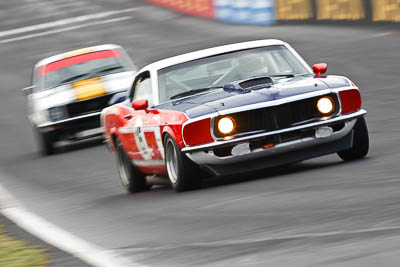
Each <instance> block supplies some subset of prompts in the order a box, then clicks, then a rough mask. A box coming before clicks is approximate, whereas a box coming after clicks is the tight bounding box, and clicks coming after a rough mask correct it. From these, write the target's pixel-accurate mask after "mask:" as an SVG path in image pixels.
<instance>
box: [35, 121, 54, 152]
mask: <svg viewBox="0 0 400 267" xmlns="http://www.w3.org/2000/svg"><path fill="white" fill-rule="evenodd" d="M34 131H35V135H36V139H37V143H38V146H39V151H40V154H42V155H43V156H49V155H52V154H54V139H55V136H54V134H53V133H51V132H47V133H42V132H41V131H40V130H39V129H38V128H35V129H34Z"/></svg>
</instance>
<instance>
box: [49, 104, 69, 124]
mask: <svg viewBox="0 0 400 267" xmlns="http://www.w3.org/2000/svg"><path fill="white" fill-rule="evenodd" d="M48 112H49V119H50V121H52V122H54V121H60V120H64V119H66V118H68V114H67V109H66V107H65V106H58V107H52V108H49V109H48Z"/></svg>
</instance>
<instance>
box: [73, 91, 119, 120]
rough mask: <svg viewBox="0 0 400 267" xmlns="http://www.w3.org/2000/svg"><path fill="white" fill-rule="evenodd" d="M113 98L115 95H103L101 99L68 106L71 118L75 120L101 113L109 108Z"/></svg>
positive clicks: (97, 98)
mask: <svg viewBox="0 0 400 267" xmlns="http://www.w3.org/2000/svg"><path fill="white" fill-rule="evenodd" d="M112 96H113V94H109V95H103V96H100V97H96V98H92V99H88V100H84V101H79V102H74V103H71V104H68V105H67V110H68V115H69V117H70V118H73V117H77V116H82V115H87V114H90V113H94V112H100V111H101V110H102V109H103V108H106V107H107V106H108V101H109V100H110V99H111V97H112Z"/></svg>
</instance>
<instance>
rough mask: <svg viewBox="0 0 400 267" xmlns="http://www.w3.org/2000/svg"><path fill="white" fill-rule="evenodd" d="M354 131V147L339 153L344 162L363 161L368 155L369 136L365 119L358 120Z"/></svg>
mask: <svg viewBox="0 0 400 267" xmlns="http://www.w3.org/2000/svg"><path fill="white" fill-rule="evenodd" d="M353 131H354V133H353V147H352V148H350V149H347V150H343V151H339V152H338V153H337V154H338V155H339V157H340V158H341V159H343V160H344V161H350V160H355V159H361V158H363V157H365V156H366V155H367V154H368V150H369V136H368V128H367V123H366V122H365V119H364V117H361V118H358V119H357V122H356V125H355V126H354V129H353Z"/></svg>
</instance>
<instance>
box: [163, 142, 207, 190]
mask: <svg viewBox="0 0 400 267" xmlns="http://www.w3.org/2000/svg"><path fill="white" fill-rule="evenodd" d="M164 149H165V164H166V167H167V173H168V178H169V181H170V183H171V185H172V187H173V188H174V189H175V191H177V192H183V191H187V190H193V189H197V188H199V187H200V184H201V174H202V171H201V170H200V168H199V167H198V166H197V165H196V164H195V163H193V162H192V161H191V160H190V159H189V158H188V157H187V156H186V155H185V154H184V153H182V152H181V149H180V147H179V146H178V144H177V143H176V142H175V140H174V139H173V138H172V137H171V136H170V135H168V134H167V135H165V137H164Z"/></svg>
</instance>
